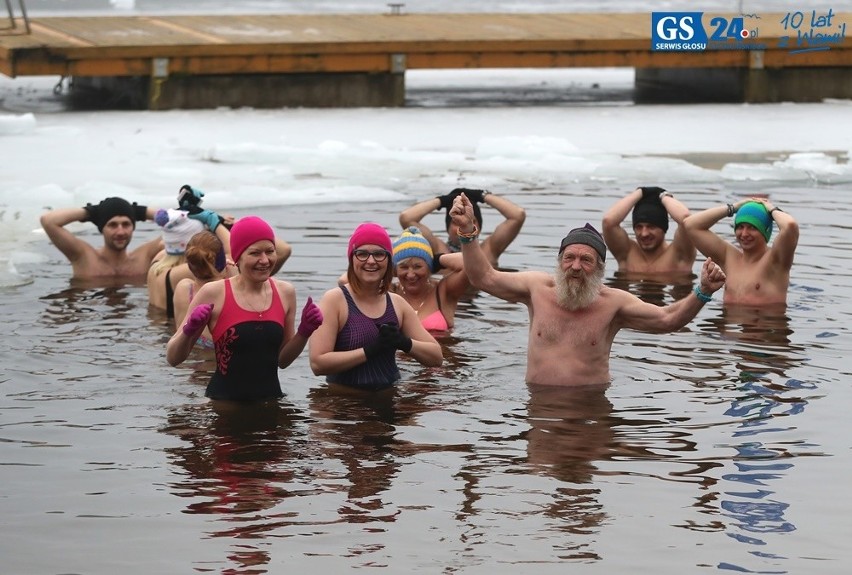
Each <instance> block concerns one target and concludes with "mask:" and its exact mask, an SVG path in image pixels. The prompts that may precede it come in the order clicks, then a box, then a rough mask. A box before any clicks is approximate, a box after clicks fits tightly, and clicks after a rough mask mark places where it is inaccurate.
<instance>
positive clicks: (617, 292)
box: [601, 286, 642, 305]
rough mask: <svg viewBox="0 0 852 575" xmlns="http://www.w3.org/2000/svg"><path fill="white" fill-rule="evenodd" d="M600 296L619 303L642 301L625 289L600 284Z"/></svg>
mask: <svg viewBox="0 0 852 575" xmlns="http://www.w3.org/2000/svg"><path fill="white" fill-rule="evenodd" d="M601 297H602V298H604V299H605V300H607V301H610V302H613V303H614V304H619V305H621V304H624V303H627V302H633V301H642V300H640V299H639V298H638V297H636V296H635V295H633V294H632V293H630V292H629V291H627V290H623V289H620V288H614V287H609V286H601Z"/></svg>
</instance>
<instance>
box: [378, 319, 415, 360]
mask: <svg viewBox="0 0 852 575" xmlns="http://www.w3.org/2000/svg"><path fill="white" fill-rule="evenodd" d="M382 338H384V339H387V340H388V341H389V342H390V344H391V345H392V346H393V348H394V349H398V350H399V351H404V352H405V353H408V352H410V351H411V345H412V342H411V338H410V337H406V336H405V334H403V333H402V332H401V331H399V326H398V325H396V324H395V323H383V324H382V325H380V326H379V339H382Z"/></svg>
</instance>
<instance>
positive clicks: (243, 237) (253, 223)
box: [231, 216, 275, 262]
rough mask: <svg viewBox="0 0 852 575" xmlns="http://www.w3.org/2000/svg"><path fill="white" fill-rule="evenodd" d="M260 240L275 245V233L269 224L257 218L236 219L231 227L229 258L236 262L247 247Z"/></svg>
mask: <svg viewBox="0 0 852 575" xmlns="http://www.w3.org/2000/svg"><path fill="white" fill-rule="evenodd" d="M261 240H269V241H270V242H272V243H275V232H274V231H272V227H271V226H270V225H269V224H267V223H266V222H265V221H263V220H262V219H260V218H259V217H257V216H246V217H244V218H240V219H238V220H237V221H236V222H234V225H233V227H231V257H232V258H233V259H234V261H235V262H238V261H239V260H240V256H241V255H243V252H244V251H246V248H247V247H249V246H250V245H252V244H253V243H255V242H259V241H261Z"/></svg>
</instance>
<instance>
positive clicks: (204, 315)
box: [183, 303, 213, 337]
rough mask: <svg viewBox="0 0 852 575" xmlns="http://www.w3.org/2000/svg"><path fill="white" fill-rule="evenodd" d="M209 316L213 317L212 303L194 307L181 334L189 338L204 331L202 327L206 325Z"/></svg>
mask: <svg viewBox="0 0 852 575" xmlns="http://www.w3.org/2000/svg"><path fill="white" fill-rule="evenodd" d="M211 315H213V304H212V303H204V304H201V305H199V306H196V307H195V309H193V310H192V313H190V314H189V317H188V318H186V322H185V323H184V324H183V333H184V334H185V335H187V336H189V337H193V336H196V335H198V333H199V332H200V331H201V330H202V329H204V326H206V325H207V322H208V321H210V316H211Z"/></svg>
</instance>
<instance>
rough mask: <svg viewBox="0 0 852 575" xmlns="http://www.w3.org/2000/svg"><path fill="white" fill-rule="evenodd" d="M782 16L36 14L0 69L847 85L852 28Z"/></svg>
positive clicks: (114, 84) (212, 95) (393, 79)
mask: <svg viewBox="0 0 852 575" xmlns="http://www.w3.org/2000/svg"><path fill="white" fill-rule="evenodd" d="M731 16H733V15H731ZM783 16H784V15H783V14H766V15H761V19H760V22H759V26H760V38H761V40H762V41H763V42H765V43H766V44H767V48H766V49H764V50H706V51H702V52H659V51H652V50H651V15H650V14H649V13H644V14H406V13H399V14H394V13H389V14H349V15H278V14H254V15H206V16H203V15H192V16H185V15H180V16H129V17H112V16H103V17H45V18H30V19H29V28H30V31H29V33H26V32H25V31H24V26H23V23H22V22H21V23H20V24H21V25H18V26H16V27H15V28H11V29H10V28H5V29H2V30H0V73H2V74H4V75H6V76H9V77H12V78H15V77H20V76H34V75H38V76H44V75H56V76H61V77H65V78H72V79H73V80H74V82H75V83H77V84H79V85H81V86H89V87H101V88H103V89H119V90H121V89H123V90H131V91H133V93H134V94H135V97H136V99H137V100H138V102H137V107H142V108H151V109H167V108H209V107H215V106H255V107H280V106H294V105H295V106H320V107H323V106H399V105H403V104H404V101H405V82H404V77H405V72H406V71H407V70H415V69H458V68H554V67H592V68H598V67H631V68H635V69H636V70H637V87H636V93H637V100H640V101H643V100H644V101H648V100H654V101H659V100H665V99H666V95H667V94H668V95H670V96H671V99H672V100H687V101H689V100H706V101H713V100H722V101H725V100H728V101H752V102H760V101H781V100H793V101H809V100H819V99H821V98H825V97H838V98H849V97H852V73H850V69H852V40H849V39H846V38H845V34H844V37H843V38H839V39H838V41H837V42H835V43H833V44H832V45H831V46H830V47H829V49H824V50H811V51H801V52H796V51H794V50H791V49H790V47H789V46H786V47H783V48H782V47H777V46H778V44H779V38H780V37H781V36H783V35H784V30H783V29H782V27H781V24H780V21H781V19H782V18H783ZM850 16H852V15H847V14H836V15H835V18H836V19H837V20H836V22H845V21H846V20H850V22H852V18H849V17H850ZM850 31H852V30H850ZM844 32H845V27H844ZM677 78H683V79H687V80H686V81H683V82H678V81H677ZM702 79H703V80H704V82H702ZM643 82H644V84H645V86H644V87H643V86H642V84H643ZM713 86H716V89H712V88H713ZM652 93H658V96H657V97H653V96H651V97H643V96H642V94H646V95H647V94H652ZM690 95H694V96H695V97H694V98H691V97H690ZM714 96H715V97H714Z"/></svg>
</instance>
